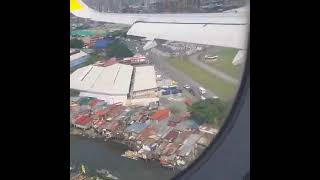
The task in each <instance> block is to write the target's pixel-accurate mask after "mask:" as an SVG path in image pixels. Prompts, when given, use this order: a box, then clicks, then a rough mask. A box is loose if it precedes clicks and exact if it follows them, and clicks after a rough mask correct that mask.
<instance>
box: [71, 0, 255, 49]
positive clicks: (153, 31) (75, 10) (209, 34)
mask: <svg viewBox="0 0 320 180" xmlns="http://www.w3.org/2000/svg"><path fill="white" fill-rule="evenodd" d="M70 7H71V13H72V14H73V15H75V16H77V17H81V18H86V19H90V20H93V21H100V22H109V23H119V24H127V25H131V28H130V29H129V31H128V33H127V34H128V35H132V36H139V37H145V38H146V39H149V40H153V39H164V40H171V41H182V42H188V43H196V44H206V45H214V46H222V47H231V48H236V49H246V48H247V47H246V46H247V34H248V21H249V20H248V14H247V12H248V11H243V10H242V11H239V12H237V11H229V12H225V13H189V14H129V13H102V12H98V11H96V10H93V9H91V8H90V7H88V6H87V5H86V4H85V3H84V2H83V1H81V0H71V6H70Z"/></svg>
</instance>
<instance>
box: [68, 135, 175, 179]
mask: <svg viewBox="0 0 320 180" xmlns="http://www.w3.org/2000/svg"><path fill="white" fill-rule="evenodd" d="M126 150H127V147H126V146H125V145H123V144H119V143H114V142H105V141H103V140H102V139H91V138H90V139H89V138H87V137H82V136H73V135H71V136H70V164H71V165H72V166H76V167H80V165H81V164H85V165H86V166H87V167H88V168H89V170H96V169H108V170H109V171H110V172H112V174H113V175H115V176H117V177H118V178H119V179H120V180H149V179H152V180H166V179H170V178H172V177H173V176H174V175H175V174H177V173H178V171H177V170H176V171H173V170H171V169H167V168H164V167H161V166H160V164H159V162H158V161H149V162H145V161H144V160H131V159H126V158H124V157H121V154H123V153H124V152H125V151H126Z"/></svg>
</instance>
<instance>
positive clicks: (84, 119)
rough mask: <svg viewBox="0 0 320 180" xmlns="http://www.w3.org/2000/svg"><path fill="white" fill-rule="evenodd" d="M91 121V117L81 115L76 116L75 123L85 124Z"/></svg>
mask: <svg viewBox="0 0 320 180" xmlns="http://www.w3.org/2000/svg"><path fill="white" fill-rule="evenodd" d="M91 121H92V119H91V118H90V116H88V115H83V116H79V117H77V119H76V121H75V123H76V124H79V125H86V124H88V123H90V122H91Z"/></svg>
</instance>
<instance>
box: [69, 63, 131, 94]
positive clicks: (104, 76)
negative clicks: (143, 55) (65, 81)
mask: <svg viewBox="0 0 320 180" xmlns="http://www.w3.org/2000/svg"><path fill="white" fill-rule="evenodd" d="M132 71H133V67H132V66H130V65H124V64H118V63H117V64H114V65H111V66H107V67H99V66H92V65H90V66H86V67H83V68H79V69H77V70H76V71H75V72H73V73H72V74H71V76H70V88H71V89H76V90H80V91H86V92H90V93H99V94H107V95H126V94H128V93H129V86H130V82H131V76H132Z"/></svg>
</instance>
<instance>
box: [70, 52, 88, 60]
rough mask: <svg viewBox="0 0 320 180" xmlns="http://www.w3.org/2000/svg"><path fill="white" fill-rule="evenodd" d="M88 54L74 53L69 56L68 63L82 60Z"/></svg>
mask: <svg viewBox="0 0 320 180" xmlns="http://www.w3.org/2000/svg"><path fill="white" fill-rule="evenodd" d="M71 51H72V50H71V49H70V52H71ZM87 55H88V54H87V53H85V52H83V51H80V52H79V53H76V54H72V55H71V56H70V62H72V61H74V60H76V59H79V58H82V57H84V56H87Z"/></svg>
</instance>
